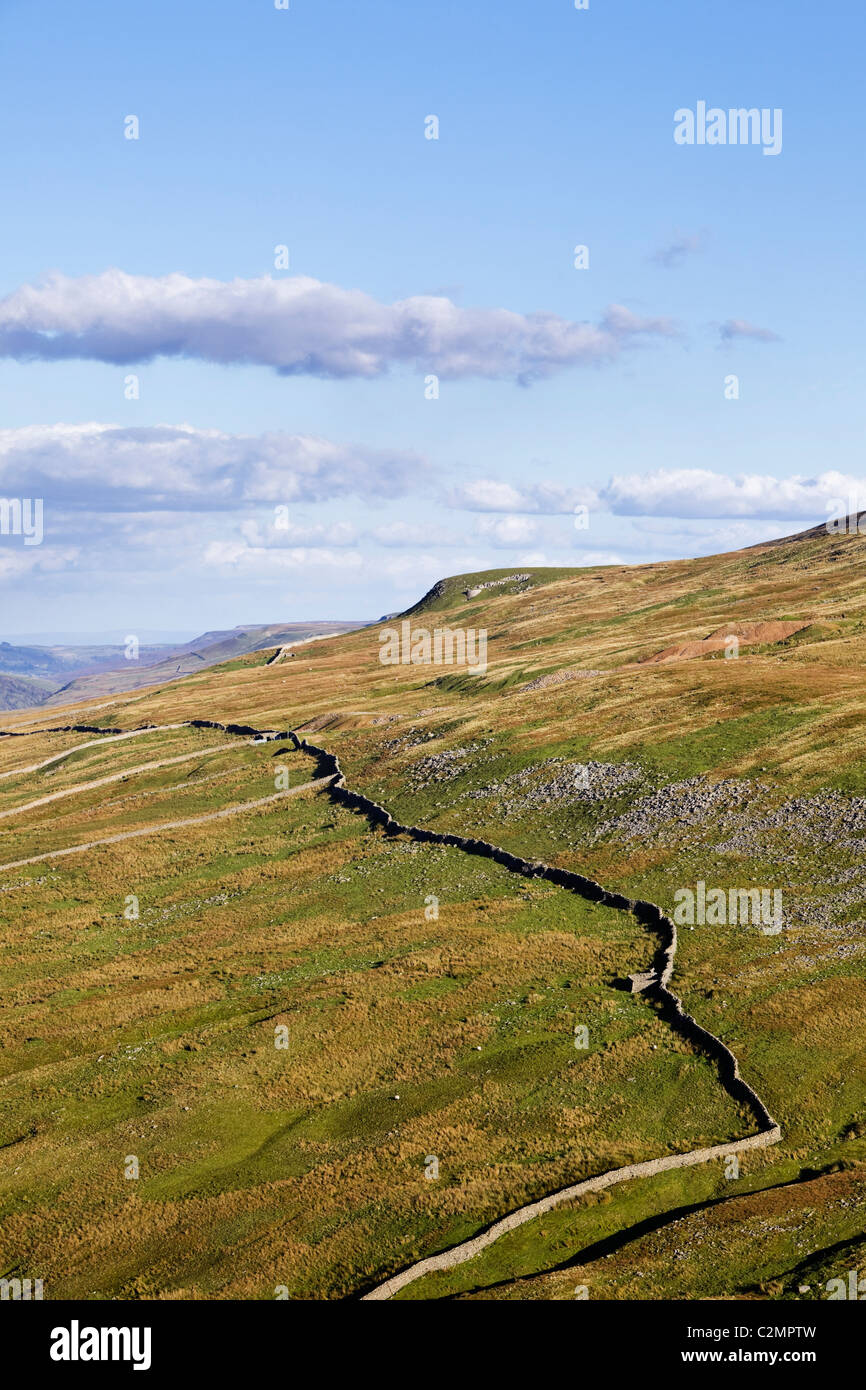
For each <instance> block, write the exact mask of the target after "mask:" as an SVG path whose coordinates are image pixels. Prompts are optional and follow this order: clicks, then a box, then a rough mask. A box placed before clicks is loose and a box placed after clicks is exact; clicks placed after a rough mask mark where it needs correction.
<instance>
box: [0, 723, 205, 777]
mask: <svg viewBox="0 0 866 1390" xmlns="http://www.w3.org/2000/svg"><path fill="white" fill-rule="evenodd" d="M188 727H189V725H187V724H158V725H157V724H153V725H148V726H147V727H146V728H144V729H130V730H129V731H128V732H127V733H120V734H106V735H105V736H104V737H103V738H91V739H88V741H87V743H76V745H75V747H74V748H67V749H66V750H65V751H64V752H63V753H55V754H54V755H53V756H52V757H50V758H45V759H44V761H43V762H41V763H31V764H30V766H29V767H13V768H11V769H10V770H9V771H8V772H0V778H3V777H19V776H23V775H24V773H25V772H39V771H40V769H41V768H43V767H50V766H51V764H52V763H60V762H62V761H63V759H64V758H68V757H69V756H70V755H71V754H72V753H80V752H81V750H82V748H95V747H96V746H97V744H99V745H100V746H101V745H102V744H104V743H119V742H120V740H121V739H124V738H140V737H141V735H142V734H161V733H165V732H166V731H167V730H169V729H186V728H188ZM27 732H28V733H34V734H60V733H64V734H65V733H69V732H70V730H69V729H28V730H27ZM5 737H7V738H24V737H25V735H24V734H6V735H5Z"/></svg>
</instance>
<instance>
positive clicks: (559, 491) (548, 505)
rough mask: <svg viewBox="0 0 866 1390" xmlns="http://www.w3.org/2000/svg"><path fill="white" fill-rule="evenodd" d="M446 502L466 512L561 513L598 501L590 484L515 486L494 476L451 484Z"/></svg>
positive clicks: (593, 504)
mask: <svg viewBox="0 0 866 1390" xmlns="http://www.w3.org/2000/svg"><path fill="white" fill-rule="evenodd" d="M447 501H448V505H449V506H450V507H458V508H461V509H462V510H463V511H467V512H524V513H527V512H528V513H535V514H542V515H547V516H561V515H564V514H567V513H568V512H573V511H574V509H575V507H576V506H579V505H583V506H588V507H592V506H595V505H597V503H598V494H597V492H596V490H595V488H593V487H564V486H563V485H562V484H560V483H552V482H540V483H533V484H531V485H530V486H529V487H524V488H516V487H513V486H512V484H511V483H504V482H500V481H499V480H498V479H496V478H477V479H475V480H474V481H472V482H469V483H464V484H463V485H462V486H461V487H457V488H453V489H452V490H451V492H450V493H449V494H448V498H447Z"/></svg>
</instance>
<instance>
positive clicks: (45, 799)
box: [0, 743, 229, 820]
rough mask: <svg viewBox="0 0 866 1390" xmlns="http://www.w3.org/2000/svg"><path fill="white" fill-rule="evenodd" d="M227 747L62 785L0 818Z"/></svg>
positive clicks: (225, 749) (221, 745) (218, 745)
mask: <svg viewBox="0 0 866 1390" xmlns="http://www.w3.org/2000/svg"><path fill="white" fill-rule="evenodd" d="M228 747H229V746H228V745H227V744H225V743H215V744H212V745H211V747H210V748H199V749H198V750H197V751H196V752H195V753H180V754H178V755H177V757H174V758H160V760H159V762H155V763H139V764H138V767H128V768H127V769H126V771H125V772H112V773H111V774H110V775H109V776H108V777H96V778H94V780H93V781H92V782H78V783H77V784H76V785H75V786H74V787H63V788H62V789H61V790H60V791H56V792H49V793H48V794H47V795H46V796H40V797H38V798H37V800H36V801H27V802H25V804H24V805H23V806H10V807H9V808H8V810H6V811H0V820H5V819H6V817H7V816H20V815H22V814H23V812H24V811H32V810H34V809H35V808H36V807H37V806H47V805H48V803H49V802H50V801H60V800H61V798H62V797H64V796H75V795H76V794H77V793H78V792H89V791H93V790H94V788H95V787H107V786H108V785H109V784H110V783H111V782H122V781H123V780H124V779H125V778H126V777H132V776H133V775H134V774H135V773H136V772H155V771H156V770H157V768H160V767H174V766H175V765H176V764H177V763H190V762H192V761H193V760H194V759H195V758H206V757H208V755H209V754H211V753H226V752H228Z"/></svg>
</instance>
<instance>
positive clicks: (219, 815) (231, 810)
mask: <svg viewBox="0 0 866 1390" xmlns="http://www.w3.org/2000/svg"><path fill="white" fill-rule="evenodd" d="M330 781H331V778H330V777H319V778H317V779H316V780H315V781H314V782H303V783H302V784H301V785H300V786H297V787H289V789H288V790H287V791H284V792H274V793H273V795H271V796H263V797H261V798H260V799H259V800H258V801H244V802H242V803H241V805H240V806H227V807H226V808H225V809H224V810H222V811H209V812H208V814H207V815H206V816H189V817H188V818H187V819H186V820H168V821H162V822H161V823H160V824H159V825H146V826H144V827H143V828H142V829H141V830H125V831H124V832H123V833H122V834H121V835H109V836H107V837H106V838H105V839H104V840H88V841H87V842H86V844H83V845H69V846H67V848H66V849H50V850H48V851H47V852H46V853H45V854H34V855H31V857H30V858H29V859H16V860H14V861H13V862H12V863H11V864H0V873H2V872H3V870H4V869H23V868H24V867H25V866H26V865H27V864H41V863H42V861H43V860H45V859H61V858H63V856H64V855H67V854H83V853H84V851H85V850H88V849H99V848H100V846H102V845H118V844H120V843H121V841H123V840H136V839H138V838H139V837H140V836H142V835H158V834H159V833H160V831H162V830H183V829H185V828H186V826H188V825H206V824H207V822H208V821H212V820H224V819H225V818H226V817H227V816H239V815H242V814H243V812H244V811H255V810H257V809H258V807H260V806H269V805H270V804H271V803H272V802H274V801H282V800H284V799H285V797H287V796H297V795H298V793H299V792H307V791H315V790H319V789H320V788H322V787H326V786H328V784H329V782H330Z"/></svg>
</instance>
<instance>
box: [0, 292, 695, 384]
mask: <svg viewBox="0 0 866 1390" xmlns="http://www.w3.org/2000/svg"><path fill="white" fill-rule="evenodd" d="M675 332H676V329H675V327H674V325H673V323H672V322H671V320H669V319H666V318H642V317H639V316H638V315H636V314H633V313H632V312H631V311H630V310H629V309H626V308H624V307H623V306H621V305H616V304H614V305H611V306H610V307H609V308H608V309H607V310H606V311H605V313H604V315H603V317H602V318H601V320H600V321H599V322H598V323H577V322H572V321H570V320H568V319H563V318H560V317H559V316H558V315H557V314H552V313H545V312H538V313H531V314H520V313H515V312H513V311H512V310H509V309H500V308H493V309H464V308H461V307H460V306H458V305H456V304H454V303H453V302H452V301H451V300H450V299H447V298H444V297H442V296H436V295H416V296H414V297H412V298H409V299H404V300H400V301H399V302H397V303H395V304H382V303H379V302H378V301H377V300H376V299H374V298H373V297H372V296H371V295H369V294H366V293H364V292H363V291H362V290H347V289H343V288H341V287H340V286H339V285H329V284H324V283H322V282H321V281H319V280H314V279H312V278H310V277H308V276H293V277H285V278H282V279H274V278H272V277H270V276H263V277H261V278H260V279H257V280H241V279H237V280H233V281H230V282H224V281H221V280H210V279H199V280H195V279H191V278H190V277H189V276H186V275H179V274H172V275H164V276H161V277H155V276H145V275H127V274H126V273H125V272H123V271H121V270H117V269H112V270H106V271H103V272H101V273H100V274H97V275H82V276H79V277H77V278H75V277H70V276H66V275H62V274H58V273H54V274H52V275H50V276H48V277H46V278H45V280H44V281H43V282H42V283H41V284H38V285H23V286H21V287H20V288H19V289H17V290H15V291H13V292H12V293H11V294H9V295H7V296H6V297H5V298H4V299H2V300H0V356H6V357H14V358H16V359H18V360H19V361H27V360H30V359H33V358H37V359H41V360H43V361H63V360H66V359H69V358H87V359H90V360H95V361H99V362H111V363H114V364H118V365H119V364H123V365H126V364H131V363H134V362H149V361H152V360H153V359H154V358H157V357H187V358H197V359H199V360H201V361H206V362H218V363H223V364H228V363H231V364H238V365H259V366H267V367H273V368H275V369H276V370H277V371H278V372H280V373H282V374H284V375H306V376H324V377H353V376H359V377H375V376H381V375H382V374H383V373H384V372H386V371H388V369H389V368H390V367H391V366H393V365H396V364H403V365H408V366H411V367H414V368H415V369H416V370H419V371H424V372H433V373H436V374H439V375H441V376H446V377H469V376H481V377H494V378H499V377H513V378H516V379H517V380H518V381H521V382H523V383H527V382H530V381H532V380H534V379H536V378H539V377H545V376H549V375H550V374H551V373H553V372H555V371H558V370H561V369H563V368H565V367H572V366H595V365H598V364H600V363H605V362H611V361H614V360H615V359H616V358H617V357H618V356H619V355H620V353H621V352H622V351H623V349H624V348H626V347H628V346H630V345H632V344H634V343H635V342H638V341H641V340H644V339H652V338H665V337H670V336H672V335H674V334H675Z"/></svg>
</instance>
